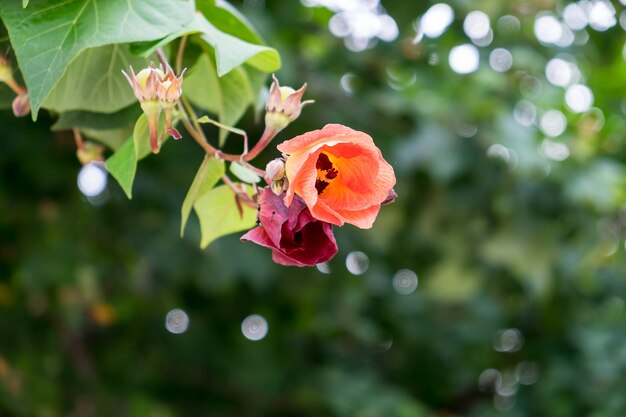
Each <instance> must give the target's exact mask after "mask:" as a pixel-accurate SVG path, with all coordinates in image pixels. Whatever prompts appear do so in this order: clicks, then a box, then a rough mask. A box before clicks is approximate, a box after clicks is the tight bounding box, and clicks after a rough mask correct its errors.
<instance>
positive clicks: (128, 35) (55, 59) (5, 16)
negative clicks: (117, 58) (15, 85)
mask: <svg viewBox="0 0 626 417" xmlns="http://www.w3.org/2000/svg"><path fill="white" fill-rule="evenodd" d="M0 15H1V16H2V20H3V22H4V24H5V25H6V27H7V29H8V32H9V36H10V38H11V45H12V47H13V49H14V50H15V54H16V56H17V60H18V63H19V67H20V69H21V71H22V74H23V76H24V80H25V82H26V86H27V87H28V91H29V97H30V104H31V108H32V114H33V118H34V119H35V118H36V117H37V112H38V111H39V108H40V107H41V105H42V103H43V102H44V100H45V99H46V97H48V95H49V94H50V91H52V89H53V88H54V86H55V85H56V84H57V83H58V82H59V80H60V78H61V77H62V75H63V74H64V73H65V70H66V68H67V67H68V65H69V64H70V62H72V61H73V60H74V59H75V58H76V57H77V56H78V54H79V53H80V52H81V51H83V50H85V49H87V48H93V47H97V46H103V45H110V44H115V43H128V42H141V41H149V40H154V39H161V38H163V37H166V36H167V35H169V34H170V33H172V32H174V31H177V30H179V29H180V28H181V27H184V26H185V25H187V24H188V23H189V22H190V21H191V20H192V18H193V16H194V3H193V2H192V1H185V0H127V1H109V0H107V1H96V0H65V1H58V0H40V1H37V2H35V3H33V4H30V5H29V7H28V8H26V9H24V8H23V7H22V5H21V4H20V2H18V1H15V0H0Z"/></svg>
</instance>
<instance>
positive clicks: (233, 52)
mask: <svg viewBox="0 0 626 417" xmlns="http://www.w3.org/2000/svg"><path fill="white" fill-rule="evenodd" d="M200 37H201V38H202V39H203V40H204V41H205V42H206V43H208V44H209V45H211V46H212V47H213V48H214V49H215V58H216V61H217V74H218V75H219V76H220V77H221V76H223V75H224V74H227V73H228V72H229V71H231V70H232V69H234V68H236V67H238V66H240V65H241V64H243V63H244V62H245V63H248V64H250V65H252V66H253V67H255V68H258V69H260V70H261V71H264V72H274V71H277V70H278V69H279V68H280V65H281V62H280V55H278V52H277V51H276V50H275V49H274V48H270V47H268V46H263V45H255V44H252V43H249V42H246V41H243V40H241V39H239V38H236V37H234V36H232V35H229V34H227V33H224V32H222V31H220V30H219V29H217V28H216V27H215V26H213V25H212V24H211V23H209V22H208V21H207V22H206V25H204V29H203V31H202V34H201V35H200Z"/></svg>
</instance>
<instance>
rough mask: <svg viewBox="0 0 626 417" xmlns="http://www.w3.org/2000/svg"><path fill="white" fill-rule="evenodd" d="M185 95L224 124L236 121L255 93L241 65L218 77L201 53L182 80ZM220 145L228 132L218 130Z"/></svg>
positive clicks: (252, 99)
mask: <svg viewBox="0 0 626 417" xmlns="http://www.w3.org/2000/svg"><path fill="white" fill-rule="evenodd" d="M185 95H186V96H187V98H188V99H189V100H190V101H191V102H192V103H193V104H195V105H196V106H198V107H200V108H201V109H203V110H206V111H208V112H209V113H212V114H215V115H217V117H218V119H219V121H220V122H221V123H222V124H224V125H227V126H231V125H234V124H236V123H237V121H238V120H239V119H240V118H241V116H243V114H244V113H245V111H246V109H247V108H248V106H250V105H254V104H255V101H256V96H255V94H254V93H253V91H252V87H251V84H250V81H249V79H248V75H247V73H246V71H245V70H244V69H243V68H235V69H234V70H233V71H231V72H229V73H228V74H226V75H225V76H223V77H221V78H219V77H218V75H217V72H216V69H215V64H214V63H213V61H212V60H211V58H210V57H209V55H208V54H202V55H201V56H200V58H198V62H197V63H196V64H195V65H194V66H193V69H192V70H191V71H190V72H189V75H188V76H187V78H186V79H185ZM219 135H220V146H221V145H223V142H224V141H225V139H226V136H227V135H228V131H227V130H220V134H219Z"/></svg>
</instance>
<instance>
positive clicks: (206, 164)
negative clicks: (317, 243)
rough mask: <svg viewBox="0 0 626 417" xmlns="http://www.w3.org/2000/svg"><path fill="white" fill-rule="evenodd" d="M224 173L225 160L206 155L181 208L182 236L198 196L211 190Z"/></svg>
mask: <svg viewBox="0 0 626 417" xmlns="http://www.w3.org/2000/svg"><path fill="white" fill-rule="evenodd" d="M222 175H224V161H221V160H217V159H215V158H214V157H213V156H211V155H206V156H205V157H204V160H203V161H202V165H200V169H198V172H197V173H196V176H195V178H194V179H193V182H192V183H191V187H189V191H188V192H187V196H186V197H185V201H183V206H182V208H181V224H180V237H183V235H184V233H185V226H186V225H187V220H188V219H189V213H191V209H192V207H193V205H194V203H195V202H196V200H197V199H198V197H200V196H202V195H204V194H206V193H207V192H209V191H211V189H212V188H213V187H215V184H217V182H218V181H219V180H220V177H221V176H222Z"/></svg>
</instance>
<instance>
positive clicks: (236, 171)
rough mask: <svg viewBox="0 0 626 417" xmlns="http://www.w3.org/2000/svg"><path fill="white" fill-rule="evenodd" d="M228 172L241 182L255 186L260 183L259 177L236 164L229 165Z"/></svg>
mask: <svg viewBox="0 0 626 417" xmlns="http://www.w3.org/2000/svg"><path fill="white" fill-rule="evenodd" d="M230 172H232V173H233V175H234V176H236V177H237V178H239V179H240V180H241V181H243V182H247V183H248V184H256V183H257V182H259V181H261V177H259V176H258V175H257V174H255V173H254V172H252V171H251V170H250V169H248V168H247V167H245V166H243V165H241V164H240V163H238V162H231V163H230Z"/></svg>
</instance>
